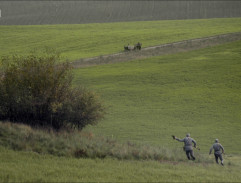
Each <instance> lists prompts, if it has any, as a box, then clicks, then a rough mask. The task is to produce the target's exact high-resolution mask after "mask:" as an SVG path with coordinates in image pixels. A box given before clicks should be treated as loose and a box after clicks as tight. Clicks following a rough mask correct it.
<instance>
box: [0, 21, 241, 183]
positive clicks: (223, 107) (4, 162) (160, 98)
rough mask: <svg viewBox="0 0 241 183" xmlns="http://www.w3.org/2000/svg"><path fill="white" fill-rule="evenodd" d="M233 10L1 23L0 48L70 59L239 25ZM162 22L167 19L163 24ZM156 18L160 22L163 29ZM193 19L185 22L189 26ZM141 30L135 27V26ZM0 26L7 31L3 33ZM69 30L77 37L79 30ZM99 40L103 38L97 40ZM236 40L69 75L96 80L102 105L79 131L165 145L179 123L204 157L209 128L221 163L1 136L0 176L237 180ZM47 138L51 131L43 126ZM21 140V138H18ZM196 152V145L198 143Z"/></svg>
mask: <svg viewBox="0 0 241 183" xmlns="http://www.w3.org/2000/svg"><path fill="white" fill-rule="evenodd" d="M240 22H241V21H240V18H236V19H210V20H185V21H158V22H132V23H114V24H86V25H52V26H48V25H46V26H0V41H1V49H0V56H3V55H8V54H12V53H21V54H26V53H28V51H30V50H32V49H34V48H35V49H40V50H41V49H43V48H44V47H45V46H49V47H52V48H56V49H57V50H58V51H60V52H61V53H62V55H63V56H65V57H68V58H69V59H70V60H74V59H78V58H80V57H90V56H96V55H102V54H108V53H114V52H118V51H120V50H121V49H122V47H123V45H124V44H125V43H126V42H130V43H132V42H136V41H141V42H143V45H144V47H145V46H149V45H155V44H161V43H165V42H172V41H178V40H183V39H190V38H195V37H203V36H209V35H215V34H222V33H228V32H239V31H241V26H240V24H241V23H240ZM163 27H164V28H163ZM162 28H163V29H162ZM191 28H192V29H191ZM136 30H138V31H137V32H135V31H136ZM3 35H4V36H3ZM78 36H79V38H78V39H76V37H78ZM102 42H103V44H102ZM240 50H241V41H237V42H233V43H229V44H224V45H220V46H215V47H211V48H206V49H201V50H196V51H191V52H186V53H178V54H173V55H165V56H159V57H151V58H148V59H141V60H133V61H130V62H123V63H116V64H109V65H101V66H94V67H88V68H81V69H75V70H74V75H75V81H74V84H75V85H84V86H86V87H87V88H90V89H93V90H95V91H96V92H97V93H99V94H100V95H101V97H102V98H103V101H104V102H105V104H106V106H107V108H108V113H107V115H106V118H105V119H104V120H103V121H102V122H101V123H99V124H98V125H97V126H89V127H87V128H86V129H85V130H84V132H85V131H86V132H89V131H91V132H93V133H94V134H95V135H96V136H98V135H100V136H106V137H109V138H110V139H113V140H117V141H118V142H127V141H131V142H136V143H141V144H148V145H151V146H158V147H162V148H165V147H166V148H168V149H181V148H182V146H183V144H182V143H178V142H176V141H174V140H172V139H171V135H173V134H174V135H176V136H178V137H180V138H181V137H184V136H185V134H186V133H188V132H189V133H191V136H192V137H193V138H194V139H195V140H196V141H197V143H198V145H199V147H200V148H201V151H200V152H199V153H201V154H203V155H204V156H205V158H206V159H209V158H210V159H211V160H212V161H213V162H214V157H213V155H212V156H210V157H209V156H208V150H209V148H210V146H211V144H213V141H214V139H215V138H219V139H220V142H221V143H222V145H223V146H224V148H225V151H226V155H225V157H224V158H225V166H224V167H221V166H217V165H216V164H214V163H213V164H212V163H202V162H201V163H197V162H196V163H194V162H188V161H185V160H186V157H185V154H184V153H183V152H182V153H181V156H182V157H183V159H184V162H180V161H162V162H159V161H144V160H142V161H137V160H117V159H111V158H106V159H98V158H95V159H84V158H81V159H77V158H73V157H58V156H51V155H48V154H45V155H43V154H37V153H33V152H21V151H20V152H15V151H12V150H8V149H6V148H3V147H2V146H0V161H1V163H0V180H1V181H3V182H27V181H28V182H65V181H67V182H74V181H76V182H77V181H78V182H81V181H82V182H134V181H136V182H147V181H149V182H167V181H170V182H173V181H177V182H200V181H204V182H239V181H240V180H241V175H240V168H241V166H240V165H241V157H240V147H241V142H240V140H239V139H240V138H241V134H240V129H241V120H240V119H241V118H240V117H241V95H240V89H241V82H240V81H241V73H240V69H241V63H240V59H241V52H240ZM50 138H51V136H50ZM23 145H24V143H23ZM195 154H198V153H197V152H196V151H195Z"/></svg>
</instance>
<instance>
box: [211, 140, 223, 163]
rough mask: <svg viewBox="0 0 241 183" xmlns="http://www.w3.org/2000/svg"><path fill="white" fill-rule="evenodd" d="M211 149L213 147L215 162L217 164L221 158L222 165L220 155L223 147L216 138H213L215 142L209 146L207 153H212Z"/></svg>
mask: <svg viewBox="0 0 241 183" xmlns="http://www.w3.org/2000/svg"><path fill="white" fill-rule="evenodd" d="M213 149H214V156H215V160H216V163H217V164H219V163H218V159H220V160H221V165H224V164H223V156H222V153H224V148H223V146H222V145H221V144H220V143H219V141H218V139H216V140H215V143H214V144H213V145H212V147H211V148H210V151H209V155H210V154H211V153H212V150H213Z"/></svg>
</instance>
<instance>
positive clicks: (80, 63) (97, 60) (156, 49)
mask: <svg viewBox="0 0 241 183" xmlns="http://www.w3.org/2000/svg"><path fill="white" fill-rule="evenodd" d="M236 40H241V32H237V33H229V34H221V35H216V36H210V37H204V38H196V39H190V40H183V41H179V42H173V43H167V44H162V45H157V46H152V47H146V48H143V49H142V50H141V51H126V52H124V51H123V52H120V53H116V54H111V55H105V56H99V57H92V58H84V59H80V60H76V61H73V62H72V65H73V66H74V67H75V68H79V67H86V66H92V65H100V64H108V63H115V62H123V61H130V60H133V59H139V58H147V57H150V56H159V55H164V54H170V53H177V52H184V51H189V50H195V49H200V48H205V47H209V46H215V45H218V44H223V43H227V42H232V41H236Z"/></svg>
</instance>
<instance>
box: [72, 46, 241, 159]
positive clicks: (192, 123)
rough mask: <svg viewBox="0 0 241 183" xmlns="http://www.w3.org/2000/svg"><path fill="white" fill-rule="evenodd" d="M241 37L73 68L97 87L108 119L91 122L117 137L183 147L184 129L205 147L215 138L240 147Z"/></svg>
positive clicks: (78, 77)
mask: <svg viewBox="0 0 241 183" xmlns="http://www.w3.org/2000/svg"><path fill="white" fill-rule="evenodd" d="M240 48H241V42H240V41H238V42H235V43H231V44H225V45H220V46H216V47H212V48H206V49H201V50H197V51H192V52H188V53H179V54H173V55H166V56H160V57H153V58H149V59H143V60H135V61H131V62H126V63H118V64H109V65H104V66H96V67H90V68H82V69H76V70H75V72H76V73H75V75H76V79H75V84H76V85H78V84H81V85H85V86H86V87H88V88H92V89H93V90H96V91H97V92H98V93H100V94H101V95H102V97H103V99H104V101H105V102H106V105H107V106H108V108H109V109H108V115H107V116H106V119H105V120H104V121H103V122H102V123H100V124H99V125H97V126H96V127H91V128H90V129H91V130H93V132H94V133H96V134H105V135H106V136H109V137H113V138H114V139H118V140H120V141H128V140H130V141H134V142H142V143H147V144H155V145H158V146H168V147H178V146H179V147H181V146H182V144H181V143H179V144H178V143H177V142H174V141H173V140H172V139H171V135H172V134H174V135H176V136H178V137H184V136H185V134H186V133H187V132H189V133H191V136H192V137H193V138H194V139H196V140H197V143H198V144H199V146H200V147H201V150H202V152H203V153H208V149H209V147H210V146H211V144H212V143H213V141H214V139H215V138H219V139H220V141H221V143H222V144H223V145H224V147H225V148H226V151H227V153H237V154H239V153H240V147H241V143H240V141H239V139H240V138H241V135H240V129H241V121H240V116H241V112H240V111H241V105H240V104H241V95H240V89H241V84H240V83H241V82H240V78H241V77H240V76H241V73H240V69H241V63H240V58H241V54H240Z"/></svg>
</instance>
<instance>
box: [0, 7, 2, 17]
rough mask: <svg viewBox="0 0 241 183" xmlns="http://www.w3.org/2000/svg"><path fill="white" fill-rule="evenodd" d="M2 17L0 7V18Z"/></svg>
mask: <svg viewBox="0 0 241 183" xmlns="http://www.w3.org/2000/svg"><path fill="white" fill-rule="evenodd" d="M1 17H2V14H1V9H0V18H1Z"/></svg>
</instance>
